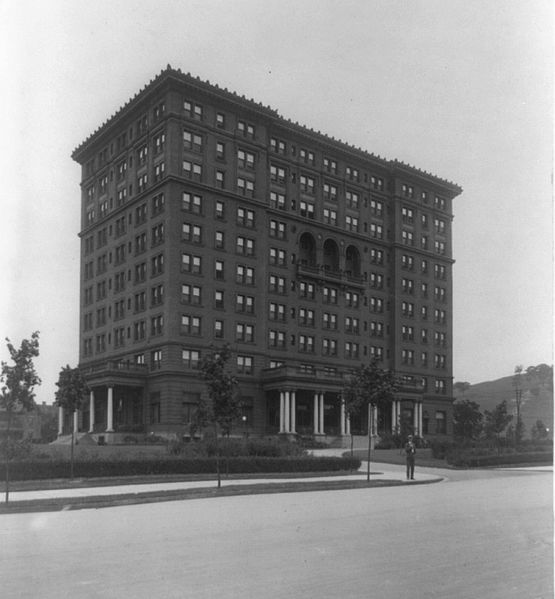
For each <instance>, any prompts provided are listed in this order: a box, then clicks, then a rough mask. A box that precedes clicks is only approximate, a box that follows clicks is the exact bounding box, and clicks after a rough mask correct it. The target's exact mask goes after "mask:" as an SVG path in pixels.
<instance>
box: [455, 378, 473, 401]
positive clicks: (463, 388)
mask: <svg viewBox="0 0 555 599" xmlns="http://www.w3.org/2000/svg"><path fill="white" fill-rule="evenodd" d="M453 388H454V389H455V390H456V391H460V392H461V393H462V396H463V398H464V394H465V393H466V392H467V391H468V390H469V389H470V383H467V382H466V381H465V382H462V381H457V382H456V383H455V384H454V385H453Z"/></svg>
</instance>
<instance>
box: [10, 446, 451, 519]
mask: <svg viewBox="0 0 555 599" xmlns="http://www.w3.org/2000/svg"><path fill="white" fill-rule="evenodd" d="M339 451H341V452H343V451H344V450H318V451H315V452H314V453H315V454H317V455H338V453H339ZM332 452H333V453H332ZM366 467H367V465H366V462H363V463H362V466H361V468H360V469H359V471H358V472H355V473H353V474H341V475H331V476H306V477H302V476H301V477H293V476H287V475H284V476H283V477H275V476H272V477H267V478H246V477H245V478H222V483H221V485H222V486H221V488H220V489H218V488H217V486H216V480H215V478H214V479H213V480H194V481H191V480H189V481H160V480H158V481H156V482H153V483H145V482H141V483H136V484H128V483H125V484H117V485H112V486H106V485H103V486H88V487H74V488H71V486H70V485H71V483H70V482H69V481H68V488H62V489H38V490H32V491H10V501H9V504H8V507H6V504H2V503H0V513H2V512H4V513H6V512H11V511H46V510H53V509H54V510H55V509H79V508H82V507H105V506H107V505H121V504H123V503H125V504H130V503H143V502H151V501H156V500H158V501H164V500H169V499H187V498H197V497H211V496H216V495H226V494H228V495H231V494H233V495H237V494H250V493H264V492H268V493H275V492H293V491H310V490H325V489H338V488H344V489H346V488H353V487H355V488H358V487H365V486H367V485H368V484H370V485H371V486H380V487H381V486H397V485H404V484H407V485H414V484H423V483H433V482H440V481H441V480H443V478H442V477H441V476H437V475H433V474H429V473H424V472H418V471H417V473H416V477H415V480H411V481H407V480H405V469H404V467H403V466H396V465H393V464H377V463H374V462H372V463H371V466H370V483H367V481H366V478H367V477H366ZM2 499H3V498H2V496H1V495H0V501H1V500H2Z"/></svg>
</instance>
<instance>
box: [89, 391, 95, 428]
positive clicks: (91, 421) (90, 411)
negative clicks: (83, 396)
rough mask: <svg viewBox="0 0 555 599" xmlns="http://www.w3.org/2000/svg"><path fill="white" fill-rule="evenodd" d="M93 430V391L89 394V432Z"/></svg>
mask: <svg viewBox="0 0 555 599" xmlns="http://www.w3.org/2000/svg"><path fill="white" fill-rule="evenodd" d="M93 432H94V391H93V390H92V389H91V393H90V395H89V433H93Z"/></svg>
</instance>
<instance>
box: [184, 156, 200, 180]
mask: <svg viewBox="0 0 555 599" xmlns="http://www.w3.org/2000/svg"><path fill="white" fill-rule="evenodd" d="M183 174H184V175H185V176H186V177H188V178H189V179H192V180H194V181H200V180H201V179H202V165H201V164H198V163H197V162H191V161H189V160H184V161H183Z"/></svg>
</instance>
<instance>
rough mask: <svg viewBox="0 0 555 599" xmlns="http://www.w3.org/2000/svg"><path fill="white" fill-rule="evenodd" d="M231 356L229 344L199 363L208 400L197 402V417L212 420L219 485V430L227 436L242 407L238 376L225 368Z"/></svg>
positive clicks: (210, 421)
mask: <svg viewBox="0 0 555 599" xmlns="http://www.w3.org/2000/svg"><path fill="white" fill-rule="evenodd" d="M230 358H231V350H230V348H229V344H227V343H226V344H225V345H224V346H223V347H222V348H221V349H217V350H213V351H211V352H210V353H209V354H208V355H206V356H205V357H204V359H203V360H202V363H201V366H200V372H201V376H202V378H203V379H204V381H205V382H206V387H207V389H208V397H209V403H202V404H201V406H199V419H200V421H201V422H202V423H206V422H208V423H211V424H212V425H213V427H214V435H215V441H216V471H217V474H218V487H221V475H220V450H219V446H218V433H219V431H221V432H222V433H223V434H224V435H227V436H229V434H230V433H231V427H232V426H233V421H234V420H235V419H237V418H238V417H239V415H240V411H241V407H240V403H239V397H238V394H237V379H236V377H235V376H233V375H232V374H230V373H229V372H228V371H227V365H228V362H229V359H230Z"/></svg>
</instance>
